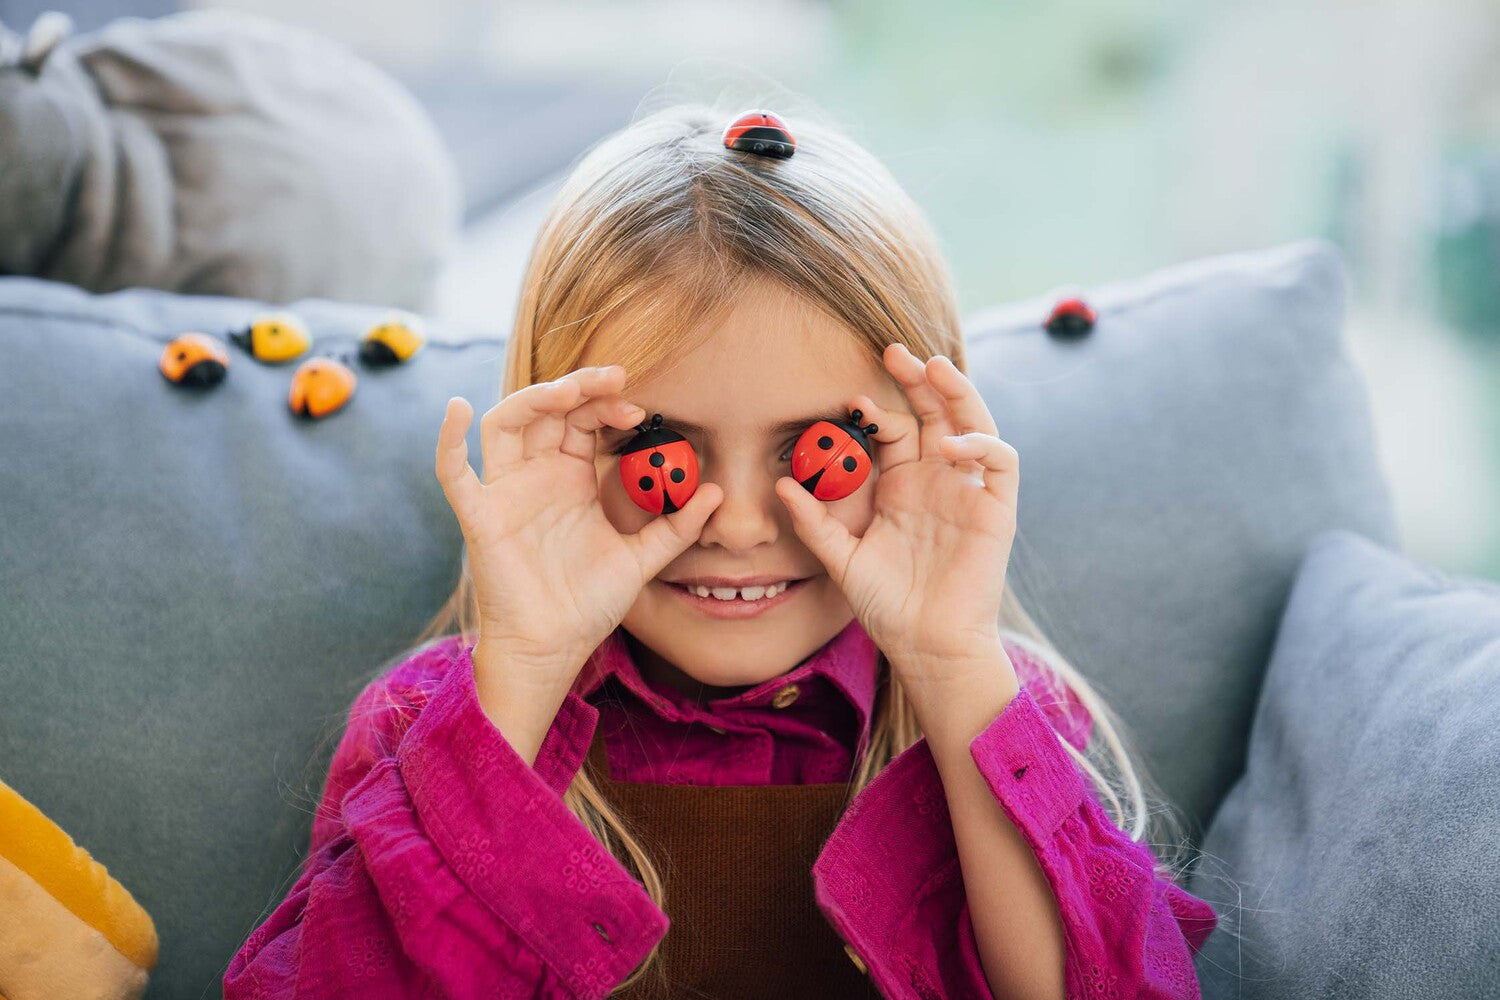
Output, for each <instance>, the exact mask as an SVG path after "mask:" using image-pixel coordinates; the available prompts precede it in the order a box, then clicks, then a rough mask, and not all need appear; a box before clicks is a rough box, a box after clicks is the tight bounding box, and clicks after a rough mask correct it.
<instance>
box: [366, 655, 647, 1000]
mask: <svg viewBox="0 0 1500 1000" xmlns="http://www.w3.org/2000/svg"><path fill="white" fill-rule="evenodd" d="M569 698H570V699H572V700H573V702H575V704H571V705H568V706H565V710H564V711H561V712H559V715H558V724H554V726H553V727H552V729H551V730H549V732H548V734H547V737H546V739H545V740H544V741H543V744H542V747H541V749H540V750H539V752H538V755H537V767H532V766H529V765H528V764H527V763H526V761H525V760H524V759H523V758H522V757H521V755H520V754H518V753H517V752H516V750H515V749H514V748H513V747H512V746H511V745H510V743H509V742H508V741H507V740H506V739H505V736H504V735H503V734H502V733H501V732H500V730H499V729H497V728H496V727H495V725H494V723H493V722H491V721H490V718H489V716H487V715H486V714H485V713H484V709H483V708H482V707H481V706H480V704H479V696H478V691H477V690H476V688H475V685H474V671H473V667H472V661H471V660H470V658H469V652H468V649H464V650H463V651H462V655H460V656H458V657H456V658H455V662H454V663H453V666H452V667H451V668H450V670H449V671H448V673H447V674H446V675H445V676H444V678H443V679H442V681H441V683H440V684H439V685H438V688H437V690H436V691H435V692H434V693H433V695H432V698H431V700H430V701H429V702H428V703H427V705H426V707H425V708H424V709H423V710H422V713H421V714H420V715H419V716H418V717H417V720H416V721H415V722H413V723H412V725H411V728H410V729H409V730H408V731H407V733H406V735H405V736H404V737H403V738H402V740H401V744H400V746H399V747H398V748H397V750H396V763H397V767H398V769H399V771H400V773H401V778H402V781H403V783H404V784H405V786H406V789H407V792H408V794H409V795H410V797H411V801H412V804H413V807H414V808H415V810H416V813H417V815H418V817H419V818H420V820H421V822H422V825H423V827H424V828H425V829H426V832H427V834H428V836H429V837H430V838H431V840H432V842H433V844H434V845H435V846H436V848H437V849H438V852H439V853H440V854H441V855H442V856H443V858H444V859H445V860H446V861H447V863H448V864H449V866H450V867H451V868H452V869H453V871H454V873H455V874H456V875H457V876H458V878H459V880H460V881H462V882H463V883H464V884H465V885H466V886H468V888H469V889H470V890H471V891H472V892H474V893H475V894H476V895H478V896H479V897H480V898H481V899H483V900H484V901H485V902H486V903H487V904H488V905H489V906H490V908H491V909H492V910H493V911H494V912H495V913H496V915H497V916H499V917H500V919H502V920H504V921H506V923H507V924H509V925H510V927H511V928H512V929H513V930H514V931H515V932H516V933H517V934H518V935H520V936H521V937H522V938H523V939H524V940H526V941H527V943H528V944H529V945H531V947H533V948H534V949H535V950H536V952H537V953H538V954H539V955H540V956H541V957H542V958H543V960H545V961H546V962H547V963H548V965H550V966H551V967H552V968H553V969H554V970H555V971H556V972H557V973H558V975H559V976H560V977H562V978H563V979H565V980H567V981H568V982H569V984H570V986H572V988H573V990H574V992H575V993H576V994H577V995H579V996H602V995H604V994H605V993H607V992H608V991H609V989H610V988H613V986H615V985H617V984H618V983H619V982H620V981H621V980H623V979H624V978H625V977H626V976H627V975H628V974H629V973H630V972H631V970H633V969H634V968H635V967H636V966H637V965H639V964H640V963H641V961H642V960H643V959H644V958H645V957H646V955H647V953H648V952H649V951H650V950H651V948H652V946H654V945H655V944H656V942H657V941H659V940H660V939H661V938H662V937H663V936H664V935H665V934H666V930H667V927H668V919H667V916H666V914H665V913H664V912H663V911H662V910H661V909H660V908H659V907H658V906H657V905H656V904H655V903H654V902H653V901H652V899H651V897H650V895H649V894H648V893H647V892H646V889H645V887H644V886H643V885H641V883H640V882H638V881H637V880H636V879H635V878H634V877H633V876H632V875H631V874H630V873H629V872H628V871H627V870H626V869H625V867H624V866H623V865H622V864H621V863H620V861H619V860H618V859H617V858H615V857H614V855H612V854H610V853H609V851H607V850H606V849H605V848H604V846H603V845H602V844H600V843H599V841H598V840H597V839H596V838H595V837H594V835H593V834H592V833H590V832H589V830H588V828H587V827H585V826H584V825H583V823H582V821H580V820H579V819H578V817H577V816H575V815H574V814H573V811H572V810H571V809H569V808H568V807H567V806H566V805H565V804H564V803H563V801H562V798H561V795H560V792H561V790H563V789H565V788H566V787H567V783H568V782H569V781H571V780H572V777H573V774H574V773H575V772H576V771H577V769H578V766H579V765H580V763H581V761H582V759H583V756H584V754H586V753H587V747H588V743H589V740H590V739H591V738H592V736H593V732H594V725H595V723H596V722H597V720H598V710H597V709H595V708H594V707H593V706H591V705H589V704H587V703H586V702H584V701H583V700H582V699H581V698H578V697H577V695H575V694H573V693H571V692H570V693H569Z"/></svg>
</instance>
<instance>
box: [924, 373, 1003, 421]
mask: <svg viewBox="0 0 1500 1000" xmlns="http://www.w3.org/2000/svg"><path fill="white" fill-rule="evenodd" d="M927 381H928V382H929V383H930V384H931V385H932V386H933V387H934V388H935V389H937V391H938V392H939V393H941V394H942V397H943V399H944V400H946V401H947V404H948V414H949V423H951V424H952V425H953V433H955V434H998V433H999V431H998V430H997V429H996V427H995V418H994V417H993V416H992V415H991V414H990V408H989V407H988V406H986V405H985V404H984V398H983V397H982V396H980V395H979V390H978V389H977V388H975V386H974V383H973V382H971V381H970V380H969V377H968V376H967V375H965V374H964V373H963V372H961V371H959V370H958V366H957V365H955V364H954V363H953V362H952V361H951V360H950V359H948V358H946V357H944V356H942V355H939V356H938V357H936V358H934V359H933V360H932V361H930V362H928V365H927Z"/></svg>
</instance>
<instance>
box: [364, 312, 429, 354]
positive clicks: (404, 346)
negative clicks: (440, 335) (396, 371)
mask: <svg viewBox="0 0 1500 1000" xmlns="http://www.w3.org/2000/svg"><path fill="white" fill-rule="evenodd" d="M424 343H426V338H424V337H423V336H422V332H421V328H420V327H419V326H418V324H417V319H416V317H415V316H408V315H404V314H392V315H391V316H389V317H387V318H386V319H385V320H383V321H381V322H380V323H377V324H375V325H374V326H372V327H371V328H370V330H369V332H368V333H366V334H365V336H364V339H363V340H361V341H360V343H359V360H361V361H363V362H364V363H365V364H367V365H371V366H378V365H394V364H400V363H402V362H405V361H410V360H411V356H412V355H413V354H416V353H417V351H419V350H421V349H422V345H423V344H424Z"/></svg>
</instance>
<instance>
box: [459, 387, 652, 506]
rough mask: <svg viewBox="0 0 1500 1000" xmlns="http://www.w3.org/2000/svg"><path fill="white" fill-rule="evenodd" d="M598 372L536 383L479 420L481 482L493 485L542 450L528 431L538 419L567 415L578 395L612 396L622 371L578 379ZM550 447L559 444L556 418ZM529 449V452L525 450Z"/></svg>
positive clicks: (517, 392)
mask: <svg viewBox="0 0 1500 1000" xmlns="http://www.w3.org/2000/svg"><path fill="white" fill-rule="evenodd" d="M599 371H600V370H599V369H580V371H579V372H570V373H569V374H568V375H565V376H563V377H562V378H560V379H556V380H554V381H551V382H537V383H534V384H532V385H528V386H524V387H522V388H520V389H517V390H516V391H515V392H512V393H511V394H509V395H508V396H506V397H505V398H504V399H502V400H500V402H499V403H497V404H495V405H494V406H493V407H491V408H490V411H489V412H488V413H486V414H485V415H484V417H483V419H481V420H480V431H479V443H480V448H481V449H482V450H483V453H484V475H483V482H485V483H490V482H493V481H494V479H495V477H496V476H498V475H499V474H500V473H501V472H502V471H504V470H505V469H506V468H509V467H512V466H514V465H516V464H517V463H519V462H521V461H524V460H525V459H526V458H528V457H530V454H531V453H532V452H534V451H535V450H536V449H538V448H539V447H541V445H540V444H539V443H538V438H537V436H536V435H535V434H534V433H533V434H528V430H529V429H530V428H531V427H532V426H533V425H534V424H535V423H536V422H537V421H538V420H539V419H541V418H543V417H550V416H552V415H554V414H558V413H566V412H567V411H568V410H571V409H572V408H573V407H575V406H577V405H578V400H579V398H580V394H581V393H582V392H584V391H585V389H587V391H589V392H591V393H592V392H614V391H617V389H618V388H619V385H618V383H619V381H620V379H621V378H622V377H623V374H624V373H623V369H622V370H621V371H620V373H619V374H617V375H613V376H607V377H604V378H602V379H601V378H599V376H598V375H597V374H594V375H590V376H589V377H588V379H583V378H580V377H579V376H580V375H582V374H583V373H586V372H592V373H597V372H599ZM552 434H553V435H554V437H553V440H552V443H551V445H550V447H552V448H556V447H558V445H559V444H560V443H561V441H562V420H561V417H558V418H557V419H556V421H555V426H554V429H553V431H552ZM528 448H529V449H530V450H528Z"/></svg>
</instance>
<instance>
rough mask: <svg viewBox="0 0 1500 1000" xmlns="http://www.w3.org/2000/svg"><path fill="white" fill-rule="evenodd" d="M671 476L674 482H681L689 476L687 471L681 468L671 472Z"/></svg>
mask: <svg viewBox="0 0 1500 1000" xmlns="http://www.w3.org/2000/svg"><path fill="white" fill-rule="evenodd" d="M669 477H670V478H671V480H672V482H674V483H680V482H682V481H683V480H684V479H686V478H687V473H686V472H684V471H683V470H681V469H673V470H672V471H671V473H669Z"/></svg>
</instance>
